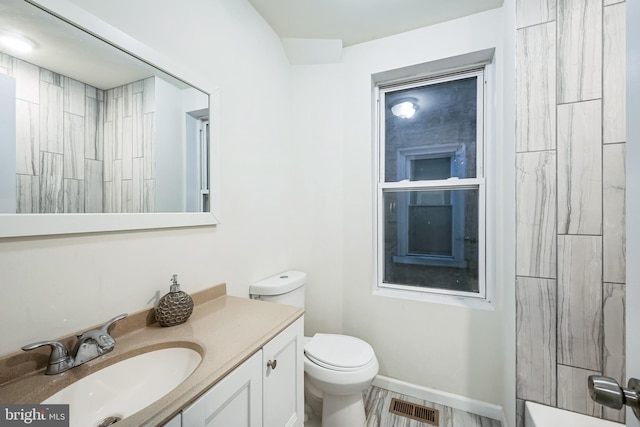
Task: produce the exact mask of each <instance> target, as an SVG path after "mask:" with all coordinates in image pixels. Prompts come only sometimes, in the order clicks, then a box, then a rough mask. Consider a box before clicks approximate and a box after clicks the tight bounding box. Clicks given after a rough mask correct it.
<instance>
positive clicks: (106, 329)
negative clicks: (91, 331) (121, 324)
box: [100, 313, 128, 334]
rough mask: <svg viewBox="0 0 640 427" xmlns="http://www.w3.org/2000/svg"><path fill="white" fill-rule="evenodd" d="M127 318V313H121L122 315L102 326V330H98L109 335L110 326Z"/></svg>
mask: <svg viewBox="0 0 640 427" xmlns="http://www.w3.org/2000/svg"><path fill="white" fill-rule="evenodd" d="M127 316H128V314H127V313H122V314H120V315H118V316H116V317H114V318H113V319H110V320H108V321H107V323H105V324H104V326H103V327H102V328H100V330H101V331H102V332H104V333H105V334H109V328H110V327H111V325H113V324H114V323H116V322H117V321H118V320H122V319H124V318H125V317H127Z"/></svg>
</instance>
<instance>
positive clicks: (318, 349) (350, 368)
mask: <svg viewBox="0 0 640 427" xmlns="http://www.w3.org/2000/svg"><path fill="white" fill-rule="evenodd" d="M306 277H307V276H306V274H305V273H303V272H300V271H285V272H284V273H281V274H278V275H276V276H273V277H270V278H268V279H265V280H262V281H260V282H258V283H256V284H254V285H251V287H250V288H249V293H250V294H251V298H253V299H260V300H264V301H271V302H277V303H280V304H288V305H294V306H298V307H304V295H305V292H304V285H305V281H306ZM304 355H305V357H304V374H305V375H304V379H305V381H304V389H305V390H304V391H305V402H306V404H307V405H309V406H310V407H311V408H312V409H313V410H314V412H316V413H317V414H320V413H321V414H322V427H360V426H363V425H364V424H365V421H366V420H365V414H364V403H363V401H362V392H363V391H364V390H366V389H367V388H368V387H369V385H371V382H372V381H373V379H374V378H375V376H376V375H377V374H378V359H376V355H375V353H374V351H373V348H371V346H370V345H369V344H367V343H366V342H365V341H363V340H361V339H359V338H355V337H351V336H348V335H336V334H320V333H318V334H315V335H314V336H313V337H310V338H305V346H304Z"/></svg>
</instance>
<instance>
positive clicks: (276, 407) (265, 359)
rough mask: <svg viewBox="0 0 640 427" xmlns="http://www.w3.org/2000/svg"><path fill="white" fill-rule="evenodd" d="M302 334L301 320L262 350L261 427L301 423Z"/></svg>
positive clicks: (302, 386) (302, 382)
mask: <svg viewBox="0 0 640 427" xmlns="http://www.w3.org/2000/svg"><path fill="white" fill-rule="evenodd" d="M303 357H304V331H303V320H302V318H300V319H298V320H297V321H295V322H294V323H293V324H292V325H291V326H289V327H288V328H287V329H285V330H284V331H282V332H281V333H280V334H278V336H276V337H275V338H274V339H272V340H271V341H269V342H268V343H267V344H266V345H265V346H264V347H263V348H262V405H263V406H262V414H263V419H262V421H263V424H262V425H263V427H302V425H303V423H304V364H303Z"/></svg>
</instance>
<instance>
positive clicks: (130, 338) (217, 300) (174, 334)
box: [0, 285, 304, 427]
mask: <svg viewBox="0 0 640 427" xmlns="http://www.w3.org/2000/svg"><path fill="white" fill-rule="evenodd" d="M212 290H213V292H210V291H205V293H206V295H205V296H203V295H202V294H201V295H197V294H196V295H194V301H195V303H196V305H195V307H194V310H193V314H192V316H191V317H190V318H189V320H188V321H187V322H186V323H183V324H181V325H178V326H172V327H168V328H166V327H161V326H160V325H159V324H158V323H157V322H151V321H150V320H149V319H151V320H152V319H153V317H152V311H149V312H141V313H138V314H137V315H133V316H129V317H130V319H125V320H126V322H125V321H122V322H123V324H122V325H121V326H120V328H119V329H118V323H116V326H115V327H113V329H112V335H113V336H114V338H115V339H116V346H115V349H114V350H113V351H112V352H110V353H108V354H106V355H104V356H102V357H99V358H97V359H94V360H92V361H90V362H87V363H85V364H84V365H81V366H78V367H75V368H73V369H71V370H69V371H66V372H63V373H61V374H58V375H44V372H43V371H42V369H40V370H39V371H38V372H33V371H32V372H26V373H25V374H21V375H20V376H19V377H18V378H12V377H11V375H12V374H11V373H10V372H9V371H13V372H16V370H17V369H16V367H17V366H18V365H27V366H28V365H31V366H33V365H34V364H35V363H36V362H37V363H38V364H42V363H43V361H44V363H46V358H48V352H46V351H45V352H43V353H40V354H35V355H34V356H30V355H29V354H30V353H33V352H27V353H16V354H14V355H9V356H7V357H3V358H1V359H0V384H2V385H0V402H2V403H6V404H11V403H18V404H20V403H31V404H34V403H40V402H42V401H43V400H45V399H46V398H47V397H49V396H51V395H53V394H54V393H56V392H57V391H58V390H60V389H62V388H64V387H66V386H67V385H69V384H71V383H73V382H75V381H77V380H78V379H80V378H82V377H84V376H86V375H89V374H91V373H93V372H95V371H96V370H98V369H101V368H103V367H106V366H109V365H111V364H113V363H116V362H118V361H120V360H123V359H126V358H128V357H131V356H133V355H136V354H140V353H144V352H147V351H150V350H153V349H159V348H164V347H168V346H182V347H189V348H193V349H195V350H199V351H201V352H202V354H201V355H202V362H201V363H200V365H199V366H198V368H196V370H195V371H194V372H193V373H192V374H191V375H190V376H189V377H188V378H187V379H186V380H185V381H184V382H183V383H182V384H180V385H179V386H178V387H176V388H175V389H174V390H172V391H171V392H170V393H168V394H167V395H165V396H164V397H162V398H160V399H159V400H157V401H156V402H155V403H153V404H151V405H149V406H148V407H146V408H144V409H143V410H141V411H139V412H137V413H135V414H133V415H131V416H129V417H127V418H124V419H123V420H122V421H119V422H118V423H117V425H118V426H119V427H134V426H135V427H139V426H159V425H162V424H163V423H165V422H167V421H169V420H170V419H171V418H172V417H173V416H174V415H176V414H177V413H178V412H180V410H181V409H183V408H184V407H185V406H187V405H189V404H190V403H192V402H193V401H195V400H196V399H197V398H198V397H199V396H200V395H201V394H203V393H204V392H205V391H206V390H207V389H208V388H210V387H211V386H212V385H214V384H216V383H217V382H218V381H220V380H221V379H222V378H223V377H224V376H225V375H227V374H228V373H229V372H231V371H232V370H233V369H234V368H236V367H237V366H238V365H240V364H241V363H242V362H244V361H245V360H246V359H248V358H249V356H251V355H252V354H253V353H255V352H256V351H257V350H259V349H260V348H262V347H263V346H264V345H265V344H266V343H267V342H269V341H270V340H271V339H272V338H273V337H275V336H276V335H277V334H279V333H280V332H281V331H283V330H284V329H285V328H286V327H287V326H289V325H290V324H292V323H293V322H294V321H295V320H296V319H298V318H299V317H301V316H302V315H303V314H304V310H303V309H301V308H298V307H292V306H287V305H281V304H273V303H269V302H263V301H256V300H250V299H248V298H239V297H233V296H228V295H226V290H225V286H224V285H219V286H217V287H215V288H212ZM210 297H213V299H208V298H210ZM116 330H118V333H116ZM34 357H36V358H37V360H36V359H33V358H34ZM23 369H24V368H23ZM32 369H33V368H32ZM18 370H19V369H18ZM13 376H15V374H13Z"/></svg>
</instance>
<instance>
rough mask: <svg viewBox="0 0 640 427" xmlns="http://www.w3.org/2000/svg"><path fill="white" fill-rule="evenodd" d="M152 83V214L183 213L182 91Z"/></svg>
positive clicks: (184, 188)
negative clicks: (153, 184) (153, 166)
mask: <svg viewBox="0 0 640 427" xmlns="http://www.w3.org/2000/svg"><path fill="white" fill-rule="evenodd" d="M154 82H155V88H154V94H155V134H154V138H153V139H154V144H153V150H154V153H153V156H154V157H153V158H154V161H155V165H156V191H155V202H156V203H155V212H184V211H185V210H186V208H187V206H186V205H187V198H186V194H185V192H186V188H187V184H186V178H185V176H186V171H185V169H186V159H185V157H186V146H185V144H186V141H185V134H186V132H185V117H184V115H185V114H184V109H183V108H182V90H181V89H179V88H177V87H176V86H174V85H172V84H169V83H167V82H166V81H164V80H162V79H160V78H158V77H156V78H155V79H154Z"/></svg>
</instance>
